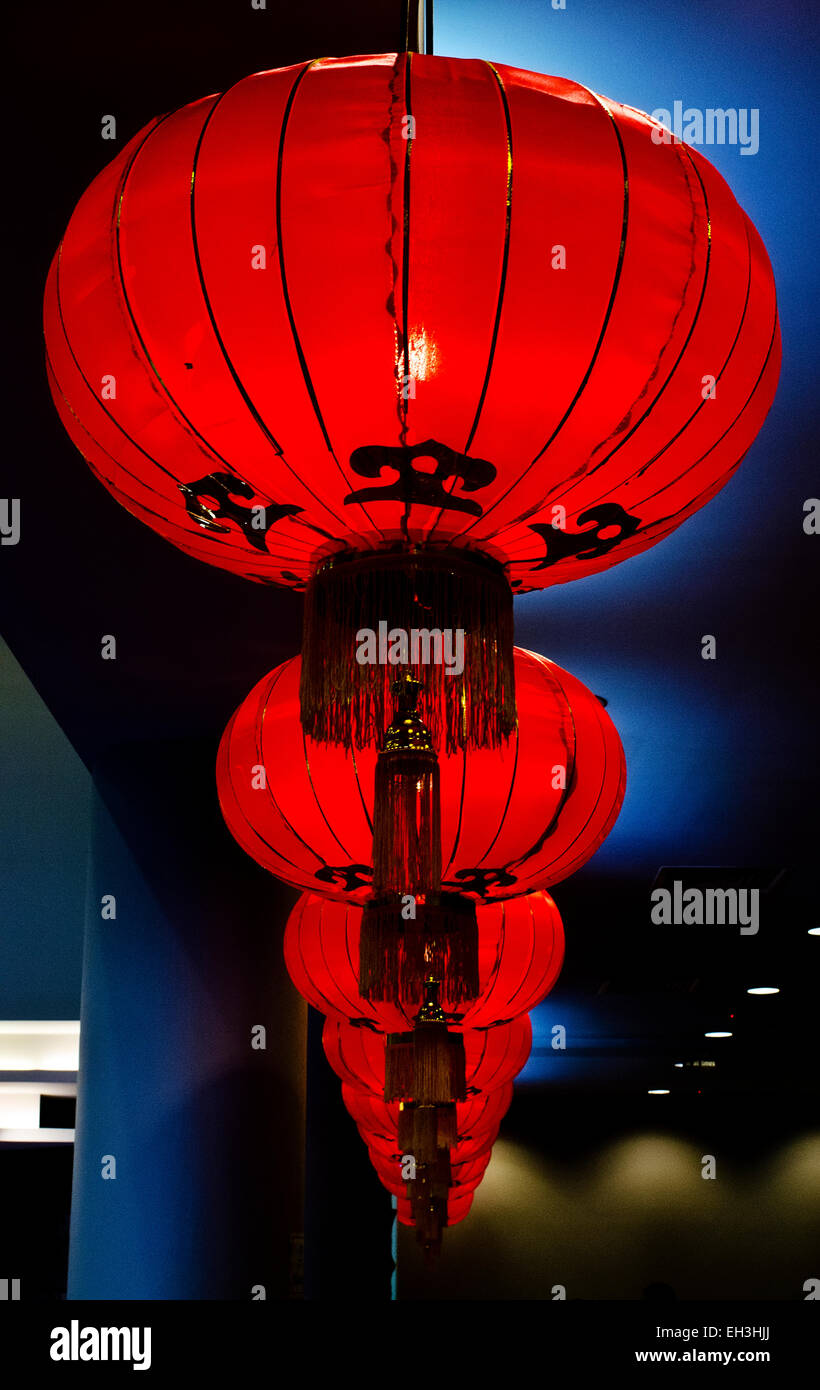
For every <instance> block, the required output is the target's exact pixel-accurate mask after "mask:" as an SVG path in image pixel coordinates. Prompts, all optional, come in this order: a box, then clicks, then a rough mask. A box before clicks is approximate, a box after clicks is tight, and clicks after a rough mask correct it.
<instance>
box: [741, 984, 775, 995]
mask: <svg viewBox="0 0 820 1390" xmlns="http://www.w3.org/2000/svg"><path fill="white" fill-rule="evenodd" d="M746 993H747V994H779V993H780V990H779V989H777V987H776V986H775V985H755V987H754V989H747V991H746Z"/></svg>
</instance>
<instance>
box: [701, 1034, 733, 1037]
mask: <svg viewBox="0 0 820 1390" xmlns="http://www.w3.org/2000/svg"><path fill="white" fill-rule="evenodd" d="M703 1036H704V1038H731V1036H732V1035H731V1033H704V1035H703Z"/></svg>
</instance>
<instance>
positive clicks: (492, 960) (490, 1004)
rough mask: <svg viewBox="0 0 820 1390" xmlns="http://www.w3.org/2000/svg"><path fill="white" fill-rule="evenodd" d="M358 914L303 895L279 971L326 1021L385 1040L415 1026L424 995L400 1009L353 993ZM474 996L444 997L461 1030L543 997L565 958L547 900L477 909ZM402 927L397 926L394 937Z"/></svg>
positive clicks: (530, 898)
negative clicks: (466, 1000) (367, 1028)
mask: <svg viewBox="0 0 820 1390" xmlns="http://www.w3.org/2000/svg"><path fill="white" fill-rule="evenodd" d="M361 918H362V910H361V908H358V907H354V906H352V905H351V904H349V903H342V902H336V901H333V900H331V899H329V898H320V897H319V896H318V895H317V894H315V893H304V894H303V895H302V897H301V898H300V899H299V902H298V903H297V904H296V906H295V908H294V909H293V911H292V912H291V914H290V917H289V918H288V922H287V926H286V928H285V941H284V952H285V964H286V966H287V968H288V973H289V975H290V978H291V980H292V981H293V983H294V985H295V986H296V988H297V989H298V991H299V993H300V994H301V995H303V996H304V998H305V999H307V1001H308V1003H309V1004H312V1005H313V1007H314V1008H316V1009H319V1010H320V1012H321V1013H324V1014H337V1015H339V1016H340V1017H342V1018H347V1019H350V1020H351V1021H356V1022H360V1023H368V1024H370V1025H372V1026H373V1027H375V1028H377V1029H379V1030H380V1031H381V1032H383V1033H400V1032H402V1031H403V1030H404V1029H407V1028H411V1027H412V1026H413V1018H414V1016H415V1014H416V1013H417V1012H418V1009H419V1007H420V1005H421V1003H422V995H421V994H418V995H414V996H413V997H412V998H403V999H402V1002H401V1003H400V1004H393V1003H390V1002H379V1001H372V1000H369V999H363V998H362V997H361V995H360V994H359V933H360V928H361ZM477 920H478V969H479V991H480V992H479V995H478V998H477V999H475V1000H474V1002H472V1003H470V1004H466V1005H461V1006H457V1005H455V1004H453V1003H452V1002H451V1001H450V1000H448V998H447V997H446V994H444V993H442V998H441V1003H442V1006H443V1008H444V1011H445V1013H447V1014H448V1015H449V1016H451V1017H453V1018H454V1019H455V1020H456V1021H458V1022H459V1023H460V1024H461V1026H462V1027H463V1028H488V1027H491V1026H492V1025H493V1024H495V1023H499V1022H502V1021H507V1020H509V1019H511V1018H515V1017H517V1015H518V1014H522V1013H528V1012H529V1010H530V1009H532V1008H534V1007H535V1005H536V1004H538V1003H540V1001H541V1000H542V999H543V998H544V997H545V995H547V994H548V993H549V991H550V989H551V988H552V986H553V985H554V983H555V981H556V980H557V978H558V975H559V973H560V970H561V965H562V963H563V959H564V932H563V927H562V925H561V918H560V916H559V914H558V909H557V908H556V906H555V903H554V902H553V900H552V898H551V897H550V895H549V894H548V893H545V892H540V893H528V894H526V896H525V897H521V898H509V899H507V900H506V901H504V902H500V903H492V904H488V905H487V906H482V907H479V908H478V911H477ZM401 926H402V923H401V921H400V919H397V924H396V931H397V932H398V931H399V929H400V928H401Z"/></svg>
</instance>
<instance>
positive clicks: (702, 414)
mask: <svg viewBox="0 0 820 1390" xmlns="http://www.w3.org/2000/svg"><path fill="white" fill-rule="evenodd" d="M660 136H661V132H660V128H659V127H658V126H657V125H656V123H654V122H653V121H652V120H651V119H650V118H649V117H648V116H645V115H643V114H642V113H641V112H639V111H636V110H633V109H632V108H630V107H625V106H622V105H620V104H619V103H617V102H613V101H610V100H605V99H604V98H602V97H598V96H596V95H595V94H594V93H592V92H590V91H588V90H587V89H586V88H585V87H583V86H580V85H579V84H577V83H575V82H570V81H566V80H564V79H561V78H555V77H544V76H541V75H539V74H537V73H531V72H525V71H522V70H520V69H516V68H510V67H506V66H504V65H502V64H496V65H493V64H490V63H486V62H483V61H479V60H477V59H451V58H444V57H433V56H429V55H421V54H412V55H410V54H399V55H393V54H386V55H379V56H375V57H362V58H340V59H334V58H326V59H321V60H320V61H318V62H313V63H305V64H301V65H299V66H297V67H290V68H284V69H279V70H277V71H272V72H263V73H257V74H255V75H254V76H251V77H247V78H245V79H244V81H241V82H238V83H236V84H235V85H234V86H233V87H230V88H229V89H228V90H227V91H226V92H225V93H223V94H222V95H219V96H209V97H206V98H204V99H203V100H201V101H197V102H194V103H192V104H190V105H188V106H183V107H181V108H179V109H178V110H176V111H173V112H171V113H170V114H168V115H165V116H161V117H159V118H158V119H156V120H153V121H151V122H150V123H149V124H148V125H147V126H146V127H145V128H144V129H143V130H142V131H140V133H139V134H138V135H137V136H135V138H134V139H133V140H132V141H131V142H130V144H129V145H128V146H127V147H126V148H125V149H124V150H123V151H122V152H121V153H120V154H119V155H118V157H117V158H116V159H115V160H114V161H113V162H112V163H111V164H110V165H108V166H107V167H106V168H105V169H104V170H103V171H102V173H101V174H99V175H98V177H97V178H96V179H95V180H94V182H93V183H92V184H91V186H90V187H89V189H88V190H87V191H86V193H85V194H84V195H83V197H82V198H81V200H80V202H79V204H78V206H77V208H76V210H75V212H74V214H73V216H72V218H71V220H70V223H69V225H68V229H67V231H66V234H65V237H64V239H63V242H62V244H61V246H60V249H59V251H58V253H57V255H56V256H55V259H54V262H53V265H52V267H51V272H50V275H49V280H48V288H47V293H46V303H45V327H46V342H47V351H48V369H49V378H50V382H51V386H52V391H53V394H54V399H55V402H56V404H57V408H58V410H59V412H60V415H61V417H62V420H63V422H64V424H65V426H66V429H67V430H68V432H69V434H70V435H71V437H72V439H73V440H74V441H75V443H76V444H77V445H78V447H79V449H80V450H81V451H82V453H83V454H84V455H85V457H86V459H87V460H88V462H89V464H90V466H91V467H92V469H93V470H94V472H95V473H96V475H97V476H98V477H99V478H100V479H101V481H102V482H104V483H105V485H106V487H108V488H109V490H110V491H111V492H112V493H113V494H114V496H115V497H117V498H118V499H119V500H120V501H121V502H122V503H123V504H124V505H125V506H126V507H128V509H129V510H130V511H132V512H133V513H134V514H135V515H137V516H138V517H140V518H141V519H142V520H144V521H145V522H147V523H148V524H149V525H150V526H152V527H153V528H154V529H155V530H157V531H159V532H160V533H161V534H163V535H165V536H166V537H167V538H168V539H169V540H171V541H173V542H174V543H175V544H176V545H178V546H179V547H180V548H181V549H183V550H185V551H187V552H189V553H191V554H194V555H197V556H199V557H201V558H202V559H206V560H209V561H210V562H211V563H213V564H216V565H220V566H222V567H223V568H226V569H229V570H233V571H234V572H236V573H238V574H242V575H245V576H247V577H249V578H253V579H259V580H268V581H273V582H275V583H278V584H286V585H291V586H296V587H299V586H302V585H304V584H305V583H306V582H307V580H308V579H309V578H310V576H311V575H312V574H313V572H314V570H315V569H316V566H317V563H318V562H319V561H320V560H322V558H323V557H326V556H328V555H329V554H331V553H337V552H340V551H345V552H347V553H350V552H353V553H356V554H361V553H363V552H367V551H368V550H371V549H374V548H376V549H380V548H384V547H391V546H392V547H397V548H398V549H399V550H401V549H403V548H407V549H408V550H410V549H411V548H412V547H422V548H428V549H429V548H431V547H432V548H435V547H440V546H445V547H448V548H453V547H455V548H459V549H462V550H464V549H466V550H469V551H472V552H474V553H475V552H477V553H479V554H483V555H485V556H486V557H488V559H489V560H493V561H495V562H497V563H500V564H501V565H502V566H506V567H507V576H508V578H509V581H510V584H511V585H512V587H513V589H515V590H518V591H524V590H526V589H530V588H540V587H543V586H545V585H548V584H551V583H556V582H558V583H560V582H562V581H564V580H567V579H574V578H577V577H579V576H581V575H585V574H590V573H593V572H595V571H596V570H600V569H603V568H605V567H606V566H608V565H610V564H612V563H614V562H616V561H618V560H621V559H624V558H626V557H627V556H629V555H634V554H635V553H636V552H638V551H641V550H644V549H645V548H646V547H647V546H649V545H652V544H653V543H654V542H655V541H657V540H659V539H660V538H661V537H663V536H665V535H667V534H668V533H669V532H670V531H672V530H674V528H675V527H676V526H678V525H679V524H680V523H681V522H682V521H683V520H684V519H685V518H686V517H687V516H689V515H691V513H692V512H694V511H695V510H696V509H697V508H698V507H700V506H702V505H703V504H704V503H705V502H706V501H708V500H709V498H710V497H712V496H713V495H714V493H715V492H717V491H718V489H719V488H720V487H722V486H723V484H724V483H725V482H726V481H727V479H728V478H729V477H730V476H731V474H732V472H733V470H734V469H735V468H736V467H737V465H738V463H739V462H740V460H741V459H742V458H743V455H744V454H745V452H746V450H747V449H748V447H749V445H750V444H751V442H752V440H753V439H754V437H755V435H756V433H757V431H758V430H759V428H760V426H761V423H762V421H763V419H764V418H765V415H766V412H767V411H768V409H769V406H770V404H771V401H772V397H773V394H774V390H775V384H776V381H777V375H778V369H779V361H780V343H779V335H778V324H777V310H776V305H775V291H774V284H773V279H772V273H771V268H770V266H769V262H768V259H767V256H766V253H765V250H764V248H763V246H762V244H761V241H760V238H759V236H758V234H757V232H756V231H755V229H754V227H753V226H752V225H751V223H750V222H749V219H748V218H747V217H746V216H745V214H744V213H743V212H742V210H741V209H740V207H739V206H738V204H737V203H736V202H735V200H734V198H733V197H732V194H731V192H730V191H729V188H728V187H727V185H726V184H725V183H724V181H723V179H722V178H721V177H720V175H719V174H717V173H716V171H715V170H714V169H713V168H712V166H711V165H710V164H709V163H708V161H707V160H706V159H704V158H703V156H702V155H701V154H700V152H699V151H698V150H695V149H691V148H690V147H689V146H687V145H685V144H682V143H680V142H678V141H673V142H672V143H665V141H664V140H663V139H662V138H660ZM653 137H654V138H653ZM708 381H712V382H713V383H714V388H715V389H714V390H713V391H711V392H709V391H707V390H706V388H705V383H707V382H708ZM545 384H546V387H545ZM254 508H256V511H254ZM561 509H563V512H562V511H561ZM564 513H565V518H564ZM696 563H697V565H698V567H699V568H700V567H702V566H703V563H704V556H703V555H702V554H698V556H697V560H696Z"/></svg>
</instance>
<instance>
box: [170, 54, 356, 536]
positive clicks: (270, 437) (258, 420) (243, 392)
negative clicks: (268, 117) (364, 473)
mask: <svg viewBox="0 0 820 1390" xmlns="http://www.w3.org/2000/svg"><path fill="white" fill-rule="evenodd" d="M245 81H247V79H246V78H242V79H241V80H240V81H239V82H235V83H234V84H233V86H232V87H228V88H227V89H226V90H225V91H224V92H222V93H221V95H220V96H219V97H218V98H217V100H216V101H215V102H214V104H213V106H212V107H211V109H210V111H209V112H208V115H207V116H206V118H205V121H204V122H203V125H202V129H201V131H200V132H199V136H198V138H197V142H196V148H195V150H194V160H193V167H192V169H191V195H190V199H191V242H192V245H193V252H194V263H195V265H196V272H197V277H198V279H199V287H200V290H201V293H202V299H203V302H204V304H205V308H206V310H207V313H208V318H209V320H210V323H211V327H212V329H213V333H214V337H215V338H216V341H217V344H218V347H219V350H220V352H221V353H222V357H223V359H224V361H225V365H226V367H227V368H228V371H229V372H230V374H231V377H232V378H233V382H234V385H235V386H236V388H237V390H238V391H239V394H240V396H241V397H242V400H243V401H244V403H245V405H246V407H247V409H248V413H249V414H250V416H251V418H252V420H253V421H254V423H255V424H256V425H257V426H258V427H259V429H260V431H261V433H262V435H263V438H264V439H265V440H266V441H267V442H268V443H269V444H270V445H271V447H272V449H273V450H274V452H275V453H276V454H277V455H278V457H279V458H280V459H281V461H282V463H283V464H284V466H285V467H286V468H287V470H288V472H289V473H291V474H292V476H293V477H294V478H295V479H296V481H297V482H298V483H299V485H300V486H301V487H304V489H305V491H306V492H308V493H309V494H310V496H311V497H312V498H313V499H314V501H316V502H318V503H319V506H320V507H323V508H324V510H325V511H326V512H327V513H328V515H329V516H331V517H332V518H333V520H334V521H336V522H339V521H341V517H340V516H339V515H338V514H337V513H336V512H334V510H333V508H332V507H330V506H328V504H327V502H325V501H323V500H322V498H321V497H320V496H319V494H318V493H317V492H314V490H313V488H312V487H310V486H309V484H308V483H307V482H305V480H304V479H303V478H300V477H299V474H298V473H297V472H296V470H295V469H294V468H293V467H292V466H291V464H290V463H289V462H288V460H287V457H286V455H285V451H284V449H283V448H282V445H281V444H280V443H279V441H278V439H277V438H276V436H275V435H274V433H273V431H272V430H271V429H270V428H269V427H268V425H267V424H266V423H265V421H264V420H263V419H262V416H261V414H260V413H259V411H258V410H257V408H256V406H255V405H254V403H253V401H252V399H251V397H250V395H249V393H248V391H247V389H246V387H245V385H244V383H243V381H242V378H241V377H240V375H239V373H238V372H237V370H236V367H235V366H234V364H233V360H232V358H231V356H230V353H229V352H228V349H227V347H226V345H225V340H224V338H223V336H222V333H221V332H220V330H219V325H218V324H217V321H216V315H215V314H214V310H213V305H212V303H211V297H210V295H209V294H208V290H207V286H206V284H205V274H204V271H203V268H202V258H201V256H200V251H199V238H198V236H197V229H196V187H197V182H196V176H197V170H198V168H199V157H200V152H201V150H202V144H203V141H204V139H205V134H206V132H207V130H208V127H209V126H210V123H211V121H212V119H213V117H214V116H215V114H216V112H217V110H218V109H219V107H220V105H221V104H222V102H223V101H224V100H225V98H226V97H227V96H228V94H229V93H230V92H233V91H235V90H236V88H237V87H240V86H241V85H242V83H243V82H245ZM255 490H256V489H255Z"/></svg>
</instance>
